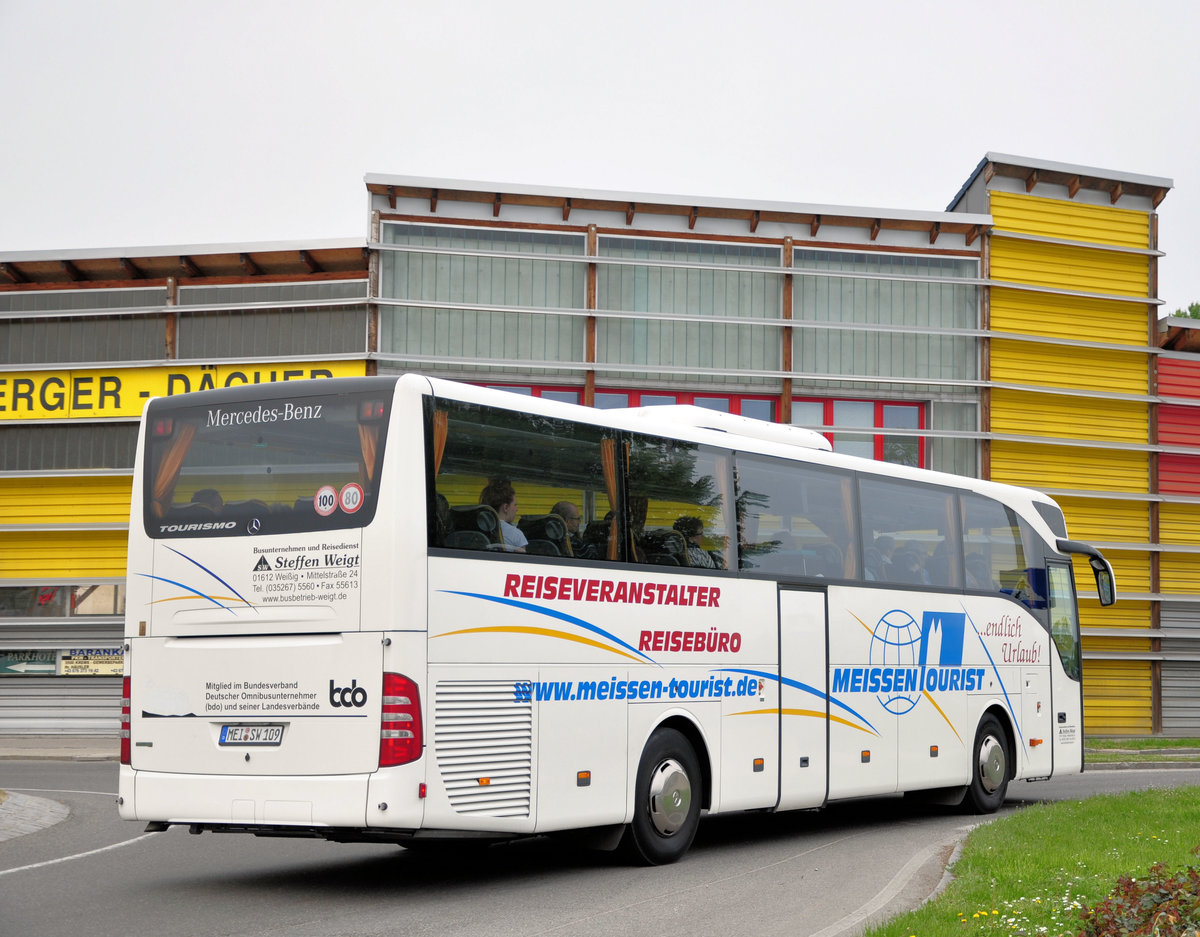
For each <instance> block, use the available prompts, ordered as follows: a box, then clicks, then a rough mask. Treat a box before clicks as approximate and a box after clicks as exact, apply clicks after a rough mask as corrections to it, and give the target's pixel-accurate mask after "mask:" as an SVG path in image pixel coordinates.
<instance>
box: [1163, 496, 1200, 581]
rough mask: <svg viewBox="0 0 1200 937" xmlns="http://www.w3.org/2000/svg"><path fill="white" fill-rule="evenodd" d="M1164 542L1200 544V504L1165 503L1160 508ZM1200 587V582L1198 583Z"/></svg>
mask: <svg viewBox="0 0 1200 937" xmlns="http://www.w3.org/2000/svg"><path fill="white" fill-rule="evenodd" d="M1158 539H1159V540H1160V541H1161V542H1162V543H1180V544H1184V543H1197V544H1200V504H1163V505H1161V506H1160V507H1159V509H1158ZM1196 585H1197V588H1200V582H1197V583H1196Z"/></svg>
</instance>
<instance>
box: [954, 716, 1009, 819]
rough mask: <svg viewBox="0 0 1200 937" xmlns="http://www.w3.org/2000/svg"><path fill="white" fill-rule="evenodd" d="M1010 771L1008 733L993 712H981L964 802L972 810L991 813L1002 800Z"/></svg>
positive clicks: (1006, 790) (1006, 788)
mask: <svg viewBox="0 0 1200 937" xmlns="http://www.w3.org/2000/svg"><path fill="white" fill-rule="evenodd" d="M1010 774H1011V768H1010V766H1009V747H1008V733H1007V732H1005V731H1004V727H1003V726H1002V725H1000V720H999V719H997V718H996V717H995V716H992V715H987V716H984V717H983V719H981V720H980V722H979V728H978V729H976V730H975V746H974V748H973V749H972V752H971V786H970V787H968V788H967V797H966V802H965V805H966V806H968V807H970V808H971V809H972V810H973V811H974V812H975V813H995V812H996V810H997V809H999V807H1000V805H1001V804H1002V803H1004V795H1005V794H1006V793H1007V792H1008V778H1009V775H1010Z"/></svg>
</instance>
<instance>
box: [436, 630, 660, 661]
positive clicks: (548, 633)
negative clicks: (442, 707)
mask: <svg viewBox="0 0 1200 937" xmlns="http://www.w3.org/2000/svg"><path fill="white" fill-rule="evenodd" d="M489 631H491V632H501V631H507V632H511V633H514V634H540V635H542V636H544V637H547V638H562V639H563V640H564V641H575V642H576V643H578V644H588V645H591V646H592V647H598V648H600V650H602V651H608V652H610V653H612V654H619V655H620V656H621V657H628V658H629V659H630V660H633V661H637V662H638V663H639V664H641V663H645V661H644V660H643V659H642V658H640V657H635V656H634V655H632V654H626V653H625V652H624V651H619V650H617V649H616V648H615V647H609V646H608V645H607V644H601V643H600V642H599V641H593V640H592V639H591V638H583V637H580V636H579V635H576V634H567V633H566V632H565V631H552V630H551V629H549V628H532V627H528V626H525V625H494V626H491V627H488V628H463V629H461V630H459V631H446V632H443V633H442V634H435V635H431V637H434V638H448V637H450V636H451V635H456V634H484V633H486V632H489Z"/></svg>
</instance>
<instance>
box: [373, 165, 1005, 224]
mask: <svg viewBox="0 0 1200 937" xmlns="http://www.w3.org/2000/svg"><path fill="white" fill-rule="evenodd" d="M363 182H364V183H365V184H366V185H367V186H368V187H370V186H379V187H386V186H393V187H395V188H423V189H439V190H445V191H455V190H459V191H466V192H486V193H493V192H499V193H505V194H512V195H520V196H532V197H534V198H544V199H564V198H569V199H572V200H574V201H581V202H586V201H604V202H633V203H641V204H659V205H680V206H693V205H694V206H698V207H702V208H711V209H716V210H727V211H728V210H732V211H761V212H772V213H787V214H812V215H824V216H829V217H837V216H843V217H852V218H881V219H887V220H892V221H918V222H922V223H934V222H953V223H956V224H978V225H990V224H991V223H992V218H991V216H990V215H972V214H966V213H963V212H955V213H953V214H950V213H948V212H940V211H914V210H910V209H897V208H872V207H865V206H861V205H857V206H855V205H822V204H816V203H806V202H767V201H761V200H755V199H737V198H720V197H716V196H693V195H664V194H654V193H647V192H621V191H610V190H605V189H577V188H571V187H567V186H545V185H528V184H524V183H511V182H481V181H477V180H465V179H438V178H433V177H427V176H402V175H391V174H388V173H374V172H369V173H367V174H366V175H365V176H364V177H363Z"/></svg>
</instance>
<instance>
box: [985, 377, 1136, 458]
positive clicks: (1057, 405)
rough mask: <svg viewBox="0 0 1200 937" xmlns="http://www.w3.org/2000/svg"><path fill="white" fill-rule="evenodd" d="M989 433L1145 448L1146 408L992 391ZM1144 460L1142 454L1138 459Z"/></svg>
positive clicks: (1092, 400) (1129, 403) (1088, 399)
mask: <svg viewBox="0 0 1200 937" xmlns="http://www.w3.org/2000/svg"><path fill="white" fill-rule="evenodd" d="M991 399H992V406H991V411H992V432H994V433H1012V434H1019V435H1022V436H1048V437H1051V438H1054V439H1059V438H1067V439H1096V440H1104V441H1106V442H1127V443H1135V444H1138V443H1140V444H1142V445H1145V444H1146V443H1147V442H1148V441H1149V438H1150V432H1149V423H1150V407H1149V404H1145V403H1134V402H1131V401H1127V400H1101V399H1096V398H1088V397H1060V396H1058V395H1056V394H1035V393H1030V392H1028V391H1020V390H1004V389H1002V388H998V389H995V390H993V391H992V395H991ZM1146 458H1147V457H1146V455H1145V454H1142V459H1143V460H1145V459H1146Z"/></svg>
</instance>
